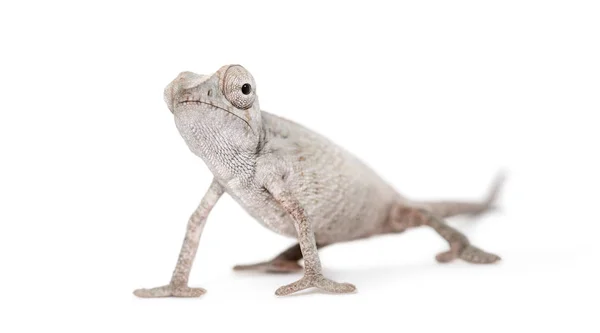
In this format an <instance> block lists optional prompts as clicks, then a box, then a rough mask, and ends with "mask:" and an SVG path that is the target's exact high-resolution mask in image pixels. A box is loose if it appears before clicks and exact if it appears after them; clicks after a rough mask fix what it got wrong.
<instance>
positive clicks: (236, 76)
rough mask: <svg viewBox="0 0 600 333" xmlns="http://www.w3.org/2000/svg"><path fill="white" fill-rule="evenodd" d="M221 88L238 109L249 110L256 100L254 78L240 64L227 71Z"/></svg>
mask: <svg viewBox="0 0 600 333" xmlns="http://www.w3.org/2000/svg"><path fill="white" fill-rule="evenodd" d="M221 89H222V91H223V95H225V98H227V100H228V101H229V102H230V103H231V104H232V105H233V106H235V107H236V108H238V109H242V110H247V109H249V108H251V107H252V105H253V104H254V101H255V100H256V85H255V84H254V78H252V75H250V73H248V71H247V70H246V69H244V67H242V66H239V65H233V66H230V67H229V68H228V69H227V70H226V71H225V74H224V75H223V79H222V83H221Z"/></svg>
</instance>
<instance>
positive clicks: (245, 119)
mask: <svg viewBox="0 0 600 333" xmlns="http://www.w3.org/2000/svg"><path fill="white" fill-rule="evenodd" d="M164 100H165V102H166V104H167V106H168V108H169V110H170V111H171V113H172V114H173V116H174V119H175V125H176V127H177V129H178V131H179V133H180V134H181V136H182V137H183V139H184V141H185V143H186V144H187V146H188V147H189V149H190V150H191V151H192V152H193V153H194V154H195V155H197V156H199V157H200V158H201V159H202V160H203V161H204V163H205V164H206V165H207V167H208V168H209V170H210V171H211V173H212V174H213V176H214V177H213V179H212V182H211V184H210V186H209V188H208V190H207V192H206V193H205V195H204V197H203V198H202V200H201V202H200V204H199V205H198V207H197V208H196V210H195V211H194V212H193V214H192V215H191V217H190V218H189V220H188V222H187V231H186V234H185V238H184V241H183V245H182V247H181V251H180V254H179V257H178V260H177V265H176V267H175V270H174V271H173V275H172V278H171V281H170V283H169V284H168V285H164V286H160V287H156V288H151V289H137V290H135V291H134V295H136V296H138V297H148V298H149V297H169V296H171V297H198V296H201V295H203V294H204V293H205V292H206V290H205V289H202V288H192V287H189V286H188V280H189V275H190V271H191V268H192V264H193V262H194V258H195V256H196V251H197V249H198V245H199V241H200V237H201V234H202V229H203V228H204V226H205V223H206V220H207V217H208V215H209V213H210V211H211V209H212V208H213V207H214V206H215V204H216V203H217V201H218V200H219V198H220V197H221V196H222V195H223V194H224V193H227V194H228V195H230V196H231V197H232V198H233V199H234V200H235V201H236V202H237V203H238V204H239V205H241V206H242V207H243V208H244V210H245V211H247V212H248V213H249V214H250V215H251V216H252V217H253V218H254V219H256V220H257V221H258V222H259V223H261V224H262V225H264V226H265V227H267V228H268V229H270V230H272V231H275V232H277V233H279V234H281V235H284V236H288V237H292V238H296V239H297V243H296V244H295V245H293V246H292V247H290V248H289V249H287V250H285V251H284V252H282V253H281V254H279V255H277V256H276V257H274V258H273V259H271V260H267V261H264V262H260V263H256V264H250V265H238V266H235V267H234V270H237V271H247V270H255V271H263V272H279V273H286V272H300V271H303V276H302V278H300V279H299V280H297V281H295V282H293V283H291V284H288V285H285V286H282V287H280V288H278V289H277V290H276V291H275V294H276V295H278V296H284V295H289V294H292V293H295V292H298V291H301V290H305V289H308V288H317V289H319V290H321V291H323V292H326V293H334V294H343V293H352V292H355V290H356V287H355V286H354V285H353V284H350V283H340V282H336V281H333V280H331V279H328V278H327V277H325V276H324V275H323V273H322V266H321V261H320V259H319V253H318V250H319V249H321V248H323V247H325V246H329V245H332V244H335V243H341V242H348V241H353V240H358V239H364V238H368V237H372V236H376V235H384V234H393V233H402V232H404V231H406V230H407V229H412V228H416V227H419V226H427V227H430V228H432V229H433V230H435V232H437V234H439V235H440V236H441V237H442V238H443V239H445V240H446V242H447V243H448V246H449V248H448V250H447V251H445V252H442V253H439V254H438V255H437V256H436V257H435V259H436V260H437V261H438V262H440V263H447V262H450V261H453V260H455V259H462V260H464V261H467V262H470V263H475V264H491V263H494V262H497V261H498V260H500V257H499V256H498V255H495V254H492V253H489V252H486V251H484V250H481V249H479V248H478V247H475V246H474V245H472V244H471V243H470V242H469V240H468V239H467V237H466V236H465V235H464V234H462V233H461V232H459V231H458V230H456V229H455V228H453V227H451V226H450V225H449V224H448V223H447V222H446V220H445V219H446V218H448V217H451V216H455V215H460V214H466V215H479V214H482V213H484V212H487V211H489V210H491V209H493V207H494V202H495V200H496V197H497V195H498V192H499V189H500V187H501V184H502V180H503V177H502V175H500V176H499V177H498V178H497V180H496V181H495V182H494V184H493V185H492V187H491V189H490V191H489V194H488V195H487V197H486V198H484V200H482V201H480V202H478V201H412V200H410V199H408V198H405V197H404V196H403V195H401V194H399V193H398V192H397V191H396V190H395V189H394V188H393V187H392V186H391V185H390V184H388V183H387V182H386V181H384V180H383V179H382V178H381V177H380V176H379V175H377V174H376V173H375V172H374V171H373V170H372V169H371V168H370V167H368V166H367V165H366V164H365V163H363V162H361V160H359V159H358V158H357V157H355V156H354V155H352V154H351V153H349V152H348V151H346V150H344V149H343V148H341V147H340V146H338V145H336V144H334V143H333V142H332V141H330V140H328V139H327V138H325V137H324V136H322V135H320V134H317V133H315V132H313V131H311V130H309V129H307V128H306V127H304V126H302V125H299V124H297V123H295V122H292V121H290V120H287V119H284V118H281V117H278V116H276V115H273V114H271V113H268V112H265V111H261V109H260V106H259V102H258V96H257V89H256V84H255V81H254V78H253V76H252V75H251V74H250V72H249V71H248V70H246V69H245V68H244V67H242V66H241V65H226V66H223V67H221V68H220V69H219V70H218V71H216V72H215V73H213V74H210V75H201V74H195V73H192V72H182V73H180V74H179V75H178V76H177V77H176V78H175V79H174V80H173V81H172V82H171V83H170V84H168V85H167V87H166V88H165V90H164ZM300 260H303V264H304V265H303V266H302V265H300V263H299V262H300Z"/></svg>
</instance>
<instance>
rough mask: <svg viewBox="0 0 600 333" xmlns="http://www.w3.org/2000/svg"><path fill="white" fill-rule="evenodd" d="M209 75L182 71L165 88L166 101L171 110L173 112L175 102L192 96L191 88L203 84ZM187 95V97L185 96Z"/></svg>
mask: <svg viewBox="0 0 600 333" xmlns="http://www.w3.org/2000/svg"><path fill="white" fill-rule="evenodd" d="M207 78H208V76H206V75H201V74H196V73H193V72H181V73H179V75H177V77H176V78H175V79H174V80H173V81H171V83H169V84H168V85H167V86H166V87H165V90H164V99H165V103H167V106H168V107H169V110H171V112H173V110H174V109H175V104H176V103H177V102H179V100H181V99H182V97H183V98H190V97H191V93H190V90H192V89H193V88H195V87H197V86H199V85H201V84H202V83H203V82H204V81H206V79H207ZM185 96H187V97H185Z"/></svg>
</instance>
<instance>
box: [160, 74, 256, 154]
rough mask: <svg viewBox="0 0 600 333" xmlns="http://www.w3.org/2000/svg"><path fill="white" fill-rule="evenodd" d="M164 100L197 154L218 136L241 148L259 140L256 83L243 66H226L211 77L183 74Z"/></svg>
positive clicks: (173, 84)
mask: <svg viewBox="0 0 600 333" xmlns="http://www.w3.org/2000/svg"><path fill="white" fill-rule="evenodd" d="M164 98H165V102H166V103H167V106H168V107H169V110H171V112H172V113H173V115H174V116H175V123H176V124H177V127H178V129H179V132H180V133H181V134H182V136H183V137H184V139H185V140H186V142H187V144H188V145H189V146H190V148H191V149H192V151H194V152H195V153H197V154H199V153H200V151H198V149H199V148H201V147H200V146H202V147H204V146H205V145H204V144H203V143H202V142H206V141H215V140H217V139H218V138H215V136H218V137H220V138H221V139H222V140H227V141H228V144H234V145H235V146H237V147H239V148H242V146H252V145H255V144H256V142H257V140H258V133H259V132H260V130H261V124H262V121H261V113H260V107H259V105H258V98H257V96H256V84H255V82H254V78H253V77H252V75H251V74H250V72H248V71H247V70H246V69H245V68H244V67H242V66H240V65H227V66H223V67H221V68H220V69H219V70H218V71H217V72H216V73H214V74H212V75H200V74H195V73H192V72H183V73H181V74H179V75H178V76H177V77H176V78H175V80H173V82H171V83H170V84H169V85H168V86H167V87H166V88H165V93H164ZM193 146H195V148H196V149H194V147H193Z"/></svg>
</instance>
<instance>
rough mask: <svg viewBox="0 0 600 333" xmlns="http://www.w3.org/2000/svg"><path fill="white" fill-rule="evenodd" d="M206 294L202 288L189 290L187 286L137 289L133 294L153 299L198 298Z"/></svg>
mask: <svg viewBox="0 0 600 333" xmlns="http://www.w3.org/2000/svg"><path fill="white" fill-rule="evenodd" d="M204 293H206V290H205V289H202V288H190V287H188V286H174V285H170V284H169V285H166V286H162V287H156V288H152V289H137V290H135V291H134V292H133V294H134V295H135V296H137V297H142V298H154V297H200V296H202V295H203V294H204Z"/></svg>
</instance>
